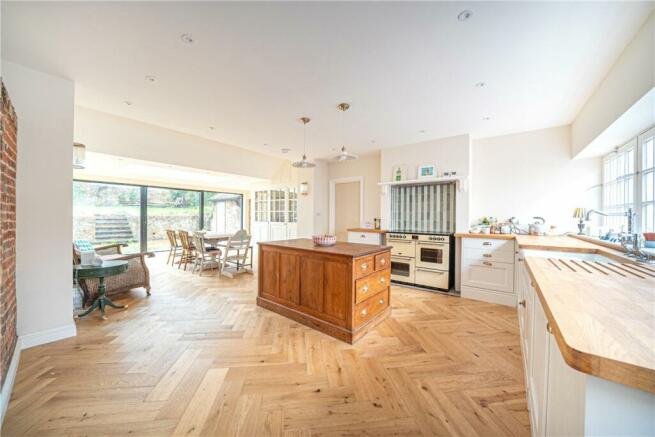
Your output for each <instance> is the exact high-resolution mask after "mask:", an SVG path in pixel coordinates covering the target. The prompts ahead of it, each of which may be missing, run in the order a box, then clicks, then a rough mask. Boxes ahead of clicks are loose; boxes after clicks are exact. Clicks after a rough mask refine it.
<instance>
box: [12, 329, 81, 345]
mask: <svg viewBox="0 0 655 437" xmlns="http://www.w3.org/2000/svg"><path fill="white" fill-rule="evenodd" d="M76 335H77V327H76V326H75V322H71V323H70V324H68V325H64V326H60V327H59V328H53V329H48V330H45V331H39V332H34V333H32V334H25V335H21V336H20V339H21V344H22V347H23V349H28V348H31V347H34V346H39V345H41V344H46V343H50V342H53V341H57V340H63V339H65V338H69V337H75V336H76Z"/></svg>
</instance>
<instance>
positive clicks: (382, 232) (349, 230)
mask: <svg viewBox="0 0 655 437" xmlns="http://www.w3.org/2000/svg"><path fill="white" fill-rule="evenodd" d="M346 231H348V232H371V233H373V234H386V233H387V232H389V231H387V230H385V229H371V228H350V229H346Z"/></svg>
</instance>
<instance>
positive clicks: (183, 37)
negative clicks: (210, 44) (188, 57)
mask: <svg viewBox="0 0 655 437" xmlns="http://www.w3.org/2000/svg"><path fill="white" fill-rule="evenodd" d="M180 39H181V40H182V42H183V43H185V44H193V43H194V42H195V41H194V39H193V37H192V36H191V35H190V34H188V33H183V34H182V35H180Z"/></svg>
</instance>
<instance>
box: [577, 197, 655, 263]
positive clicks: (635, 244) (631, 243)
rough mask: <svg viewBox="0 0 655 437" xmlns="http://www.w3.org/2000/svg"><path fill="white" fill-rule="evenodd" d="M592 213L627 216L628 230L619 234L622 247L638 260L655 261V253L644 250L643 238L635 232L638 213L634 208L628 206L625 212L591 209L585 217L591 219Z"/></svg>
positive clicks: (607, 215) (606, 215)
mask: <svg viewBox="0 0 655 437" xmlns="http://www.w3.org/2000/svg"><path fill="white" fill-rule="evenodd" d="M592 213H593V214H598V215H602V216H605V217H627V218H628V232H621V233H620V234H619V238H620V241H621V247H623V250H624V251H625V253H626V254H627V255H628V256H630V257H634V258H635V259H636V260H637V261H641V262H647V263H651V262H655V255H653V254H651V253H649V252H647V251H644V250H642V249H643V247H642V245H643V244H642V241H643V239H642V238H641V236H640V235H639V234H638V233H636V232H633V230H634V229H635V219H636V218H637V214H636V213H635V212H633V211H632V208H628V210H627V211H625V212H603V211H597V210H595V209H590V210H589V211H587V215H586V216H585V219H586V220H589V218H590V216H591V214H592Z"/></svg>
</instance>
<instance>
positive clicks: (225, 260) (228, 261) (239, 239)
mask: <svg viewBox="0 0 655 437" xmlns="http://www.w3.org/2000/svg"><path fill="white" fill-rule="evenodd" d="M250 240H251V236H250V235H249V234H248V231H246V230H245V229H241V230H240V231H237V233H235V234H234V235H232V236H231V237H230V239H229V240H227V244H225V246H224V251H225V253H224V254H223V257H222V258H221V271H220V273H221V274H222V275H225V276H227V277H229V278H233V277H234V276H235V275H237V274H241V273H246V272H248V273H252V260H251V261H250V263H248V252H251V250H250ZM251 258H252V256H251ZM248 266H250V268H248Z"/></svg>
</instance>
